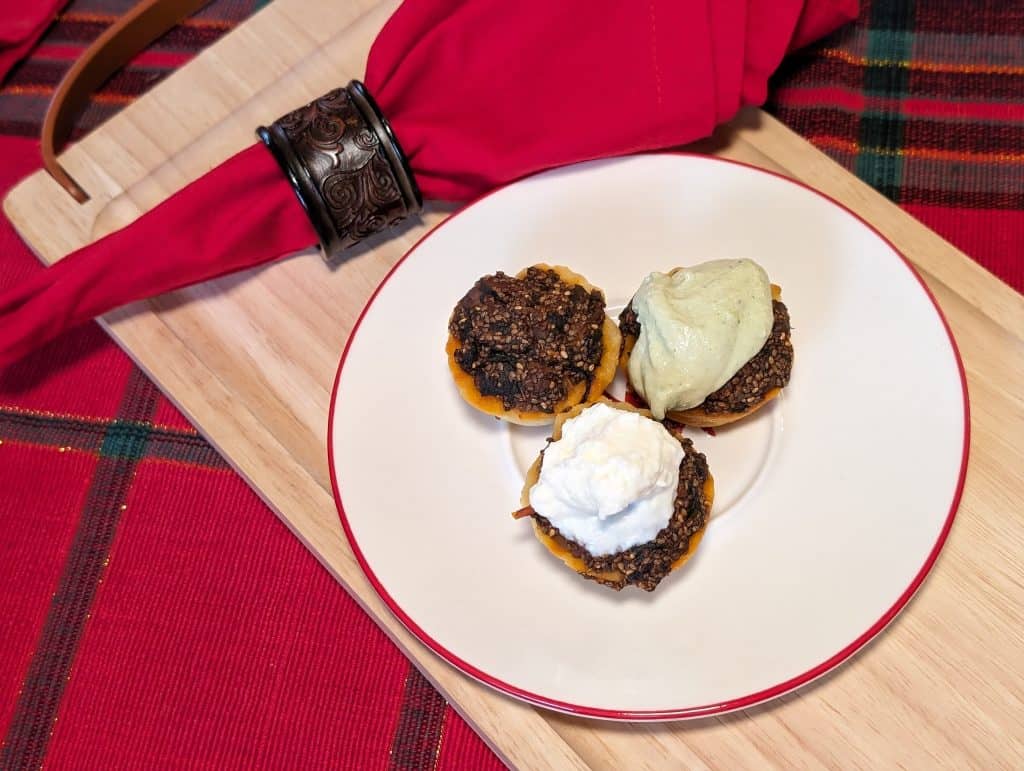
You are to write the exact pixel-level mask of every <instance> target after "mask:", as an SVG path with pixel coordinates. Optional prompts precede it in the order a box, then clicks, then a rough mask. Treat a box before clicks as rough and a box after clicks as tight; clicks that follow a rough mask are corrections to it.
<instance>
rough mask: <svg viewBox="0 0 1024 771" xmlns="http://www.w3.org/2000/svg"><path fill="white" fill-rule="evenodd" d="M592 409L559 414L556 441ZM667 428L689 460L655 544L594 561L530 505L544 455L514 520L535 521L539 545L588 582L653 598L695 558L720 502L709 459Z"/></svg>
mask: <svg viewBox="0 0 1024 771" xmlns="http://www.w3.org/2000/svg"><path fill="white" fill-rule="evenodd" d="M598 401H600V402H602V403H605V404H608V406H610V407H613V408H615V409H618V410H624V411H628V412H635V413H638V414H640V415H643V416H644V417H646V418H650V419H651V420H654V418H653V417H652V416H651V413H650V411H649V410H645V409H640V408H638V407H634V406H632V405H630V404H626V403H624V402H612V401H610V400H608V399H603V398H602V399H600V400H598ZM590 406H592V403H589V404H580V405H578V406H576V407H574V408H573V409H571V410H569V411H567V412H564V413H561V414H559V415H558V417H557V418H556V419H555V423H554V427H553V430H552V434H551V441H553V442H554V441H558V440H559V439H561V438H562V426H563V425H564V424H565V422H566V421H568V420H570V419H572V418H574V417H576V416H577V415H579V414H580V413H581V412H583V410H585V409H587V408H588V407H590ZM665 428H666V429H667V430H668V431H669V433H671V434H672V436H673V438H675V439H676V440H677V441H679V443H680V444H681V445H682V448H683V451H684V454H683V459H682V462H681V463H680V466H679V484H678V487H677V489H676V497H675V501H674V507H673V513H672V517H671V519H670V520H669V523H668V525H666V526H665V527H664V528H662V530H661V531H660V532H659V533H658V534H657V536H656V537H655V538H654V539H653V540H652V541H649V542H647V543H642V544H639V545H636V546H632V547H630V548H627V549H624V550H622V551H620V552H617V553H615V554H610V555H603V556H600V557H594V556H592V555H591V554H590V553H589V552H588V551H587V549H586V548H585V547H583V546H582V545H581V544H578V543H576V542H574V541H571V540H569V539H567V538H565V537H564V536H562V534H561V533H560V532H559V531H558V529H557V528H555V527H554V526H553V525H552V524H551V522H550V521H549V520H547V519H545V518H544V517H543V516H542V515H540V514H539V513H538V512H536V511H535V510H534V509H533V507H532V506H531V505H530V491H531V489H532V488H533V486H534V485H535V484H537V482H538V480H539V479H540V473H541V468H542V467H543V463H544V451H541V453H540V454H539V455H538V457H537V459H536V460H535V461H534V462H533V464H532V465H531V466H530V468H529V470H528V471H527V473H526V481H525V483H524V485H523V489H522V494H521V496H520V505H521V506H522V508H520V509H519V510H517V511H515V512H513V514H512V516H513V517H515V518H517V519H520V518H523V517H530V518H531V519H532V525H533V530H534V535H536V537H537V539H538V540H539V541H540V542H541V543H542V544H543V545H544V546H545V547H546V548H547V549H548V550H549V551H550V552H551V553H552V554H554V555H555V556H556V557H558V559H560V560H561V561H562V562H564V563H565V564H566V565H567V566H568V567H569V568H571V569H572V570H573V571H575V572H576V573H578V574H579V575H581V576H583V577H584V578H587V579H590V580H592V581H596V582H597V583H599V584H603V585H604V586H607V587H609V588H611V589H615V590H620V589H622V588H624V587H626V586H636V587H638V588H640V589H643V590H645V591H648V592H652V591H654V590H655V589H656V588H657V586H658V584H659V583H660V582H661V581H662V580H663V579H664V578H665V577H666V576H668V575H669V574H670V573H671V572H673V571H675V570H678V569H679V568H680V567H681V566H682V565H683V564H685V563H686V561H687V560H688V559H689V558H690V557H691V556H692V555H693V553H694V551H695V550H696V548H697V546H698V544H699V543H700V540H701V538H702V537H703V536H704V531H705V529H706V528H707V524H708V520H709V519H710V514H711V506H712V503H713V502H714V497H715V482H714V478H713V477H712V476H711V472H710V471H709V470H708V465H707V459H706V458H705V457H704V455H703V454H702V453H699V452H697V451H696V449H694V446H693V442H692V441H691V440H690V439H688V438H685V437H683V436H682V427H681V426H678V425H672V424H665Z"/></svg>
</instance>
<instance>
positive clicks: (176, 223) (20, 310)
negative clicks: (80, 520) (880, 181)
mask: <svg viewBox="0 0 1024 771" xmlns="http://www.w3.org/2000/svg"><path fill="white" fill-rule="evenodd" d="M856 12H857V2H856V0H771V2H769V0H746V2H743V0H716V2H713V3H708V2H706V0H650V2H649V3H646V4H636V3H627V2H594V1H593V0H562V1H561V2H551V0H520V2H517V3H507V2H499V1H498V0H488V1H486V2H481V0H406V2H404V3H403V4H402V6H401V7H400V8H399V9H398V10H397V11H396V12H395V14H394V15H393V16H392V17H391V19H389V21H388V22H387V24H386V25H385V26H384V29H383V30H382V31H381V33H380V35H379V36H378V37H377V40H376V41H375V42H374V45H373V48H372V49H371V51H370V56H369V61H368V63H367V69H366V83H367V86H368V87H369V89H370V92H371V93H372V94H373V95H374V96H375V97H376V99H377V101H378V103H379V104H380V105H381V107H382V109H383V111H384V114H385V115H386V116H387V117H388V119H389V120H390V121H391V123H392V125H393V127H394V129H395V132H396V134H397V135H398V138H399V141H400V142H401V143H402V145H403V148H404V149H405V151H406V153H407V155H408V156H409V160H410V163H411V166H412V168H413V170H414V172H415V175H416V179H417V181H418V182H419V185H420V187H421V189H422V190H423V193H424V194H425V195H426V196H427V197H428V198H442V199H454V200H465V199H468V198H472V197H473V196H476V195H478V194H480V193H482V192H483V191H485V190H488V189H490V188H492V187H494V186H496V185H500V184H502V183H505V182H508V181H510V180H513V179H517V178H519V177H522V176H524V175H526V174H530V173H532V172H535V171H539V170H541V169H547V168H552V167H555V166H561V165H564V164H568V163H574V162H576V161H582V160H587V159H592V158H601V157H609V156H617V155H625V154H628V153H633V152H638V151H642V150H652V149H657V148H662V147H670V146H674V145H680V144H684V143H686V142H690V141H693V140H695V139H699V138H701V137H704V136H707V135H708V134H710V133H711V131H712V129H713V128H714V127H715V125H716V124H717V123H718V122H720V121H723V120H726V119H728V118H730V117H731V116H732V115H733V114H735V112H736V110H737V109H738V108H739V107H740V106H741V105H742V104H760V103H761V102H762V101H763V100H764V98H765V93H766V89H767V80H768V76H769V75H770V74H771V72H772V71H773V70H774V69H775V68H776V67H777V66H778V64H779V63H780V62H781V60H782V57H783V55H784V54H785V52H786V51H787V50H788V49H790V48H791V47H793V46H795V45H801V44H803V43H806V42H808V41H809V40H810V39H811V38H812V37H813V36H816V35H820V34H822V33H824V32H826V31H828V30H830V29H832V28H834V27H835V26H838V25H839V24H840V23H842V22H844V21H847V20H849V19H852V18H854V17H855V16H856ZM243 181H244V184H242V183H243ZM226 191H229V192H226ZM315 240H316V239H315V236H314V234H313V230H312V227H311V226H310V225H309V224H308V223H307V221H306V215H305V213H304V211H303V210H302V208H301V207H300V206H299V204H298V202H297V201H296V200H295V199H294V196H293V195H292V193H291V191H290V189H289V187H288V185H287V183H286V182H285V180H284V177H283V176H282V175H281V174H280V173H279V172H278V171H277V170H276V168H275V166H274V163H273V161H272V160H271V159H270V155H269V153H267V152H266V151H265V150H263V148H262V147H258V146H257V147H252V148H249V149H248V150H245V151H243V152H241V153H239V154H238V155H236V156H235V157H233V158H231V159H229V160H228V161H227V162H225V163H224V164H222V165H221V166H220V167H218V168H217V169H215V170H214V171H212V172H210V173H209V174H207V175H206V176H205V177H203V178H202V179H200V180H197V181H196V182H194V183H193V184H191V185H189V186H188V187H187V188H185V189H184V190H183V191H181V192H180V193H178V194H177V195H175V196H173V197H172V198H171V199H169V200H168V201H166V202H165V203H164V204H162V205H161V206H158V207H157V208H156V209H154V210H152V211H151V212H149V213H148V214H146V215H144V216H143V217H141V218H139V220H137V221H136V222H135V223H133V224H132V225H130V226H128V227H127V228H125V229H124V230H122V231H119V232H117V233H114V234H111V235H110V236H108V237H106V238H104V239H102V240H100V241H98V242H97V243H95V244H92V245H90V246H87V247H85V248H83V249H80V250H78V251H77V252H75V253H73V254H71V255H69V256H68V257H66V258H65V259H64V260H62V261H61V262H60V263H58V264H57V265H56V266H54V267H52V268H50V269H48V270H46V271H44V272H43V273H41V274H39V275H38V276H37V277H35V278H34V279H33V281H32V282H31V283H30V284H27V285H25V286H22V287H16V288H14V289H13V290H12V291H10V292H9V293H7V294H6V295H3V296H0V366H4V365H6V364H8V363H10V362H11V361H13V360H15V359H16V358H18V357H19V356H21V355H23V354H24V353H25V352H27V351H28V350H30V349H32V348H33V347H35V346H37V345H40V344H42V343H43V342H46V341H47V340H49V339H51V338H52V337H54V336H55V335H56V334H58V333H59V332H60V331H61V330H62V329H65V328H67V327H69V326H72V325H74V324H78V323H81V322H83V321H86V320H88V319H91V318H93V317H95V316H98V315H101V314H103V313H105V312H106V311H108V310H111V309H112V308H115V307H117V306H120V305H123V304H125V303H128V302H132V301H135V300H138V299H141V298H144V297H150V296H153V295H156V294H160V293H163V292H166V291H169V290H172V289H176V288H178V287H181V286H185V285H187V284H192V283H195V282H198V281H203V280H206V279H209V278H213V277H215V276H219V275H223V274H225V273H229V272H233V271H237V270H241V269H243V268H247V267H251V266H254V265H258V264H261V263H263V262H266V261H268V260H272V259H275V258H277V257H280V256H281V255H283V254H287V253H290V252H293V251H296V250H298V249H301V248H304V247H306V246H309V245H310V244H312V243H314V241H315Z"/></svg>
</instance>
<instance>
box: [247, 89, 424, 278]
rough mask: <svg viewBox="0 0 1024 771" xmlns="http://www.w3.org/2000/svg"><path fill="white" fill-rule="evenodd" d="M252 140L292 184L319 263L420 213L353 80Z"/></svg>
mask: <svg viewBox="0 0 1024 771" xmlns="http://www.w3.org/2000/svg"><path fill="white" fill-rule="evenodd" d="M256 134H257V135H258V136H259V138H260V139H261V140H262V141H263V143H264V144H265V145H266V146H267V147H268V148H269V149H270V152H271V153H273V155H274V157H275V158H276V159H277V162H278V163H279V164H280V165H281V169H282V170H283V171H284V173H285V175H286V176H287V177H288V181H289V182H291V185H292V189H293V190H295V194H296V195H297V196H298V198H299V202H300V203H301V204H302V206H303V208H304V209H305V210H306V214H307V215H308V216H309V219H310V221H311V222H312V223H313V227H314V228H315V229H316V233H317V236H318V237H319V238H320V247H321V249H322V250H323V255H324V257H325V259H328V260H330V259H332V258H334V257H336V256H337V255H338V254H339V253H340V252H342V251H343V250H345V249H347V248H348V247H350V246H353V245H354V244H357V243H359V242H360V241H362V240H363V239H364V238H366V237H367V236H369V235H372V234H373V233H376V232H378V231H381V230H385V229H386V228H389V227H391V226H392V225H394V224H395V223H397V222H399V221H400V220H402V219H404V218H405V217H407V216H409V215H410V214H416V213H417V212H419V211H420V210H421V209H422V208H423V196H422V194H421V193H420V190H419V187H418V186H417V185H416V180H415V179H414V178H413V175H412V169H410V168H409V162H408V161H407V160H406V157H405V154H404V153H403V152H402V148H401V146H400V145H399V144H398V139H397V138H396V137H395V135H394V132H393V131H392V130H391V126H390V125H388V122H387V120H385V119H384V116H383V115H382V114H381V111H380V108H379V107H377V103H376V102H374V101H373V98H372V97H371V96H370V94H369V93H368V92H367V90H366V87H365V86H364V85H363V84H362V83H360V82H359V81H357V80H353V81H352V82H351V83H349V84H348V85H347V86H346V87H345V88H338V89H335V90H334V91H331V92H329V93H327V94H324V95H323V96H321V97H320V98H319V99H316V100H314V101H312V102H310V103H309V104H307V105H305V106H304V107H300V108H299V109H297V110H294V111H292V112H290V113H288V114H287V115H284V116H282V117H281V118H278V119H277V120H276V121H274V122H273V123H272V124H271V125H270V127H269V128H268V127H266V126H260V127H259V128H258V129H257V130H256Z"/></svg>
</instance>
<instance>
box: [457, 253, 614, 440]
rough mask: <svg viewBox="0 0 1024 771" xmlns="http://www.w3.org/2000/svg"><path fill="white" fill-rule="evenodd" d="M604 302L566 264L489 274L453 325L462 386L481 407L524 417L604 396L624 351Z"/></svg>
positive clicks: (543, 420)
mask: <svg viewBox="0 0 1024 771" xmlns="http://www.w3.org/2000/svg"><path fill="white" fill-rule="evenodd" d="M559 298H561V300H560V299H559ZM598 308H599V312H598ZM604 308H605V301H604V294H603V292H601V290H600V289H598V288H596V287H595V286H593V285H592V284H591V283H590V282H589V281H587V280H586V279H585V278H584V277H583V276H581V275H579V274H578V273H575V272H573V271H572V270H570V269H568V268H566V267H564V266H561V265H555V266H549V265H545V264H538V265H533V266H531V267H529V268H525V269H524V270H522V271H520V272H519V273H518V274H516V275H515V276H506V275H505V274H503V273H500V272H499V273H496V274H494V275H488V276H484V277H482V278H481V279H479V280H478V281H477V282H476V284H474V286H473V287H472V288H471V289H470V290H469V292H467V293H466V295H465V296H464V297H463V298H462V299H461V300H460V301H459V303H458V304H457V305H456V306H455V309H454V310H453V312H452V316H451V319H450V320H449V325H448V341H447V344H446V346H445V351H446V353H447V355H448V367H449V369H450V371H451V373H452V377H453V378H454V380H455V385H456V387H457V388H458V391H459V394H460V395H461V396H462V398H463V399H464V400H465V401H466V402H467V403H469V404H470V405H471V406H473V407H475V408H476V409H478V410H480V411H481V412H484V413H486V414H488V415H493V416H494V417H496V418H500V419H502V420H506V421H509V422H511V423H518V424H521V425H543V424H548V423H552V422H553V421H554V420H555V416H556V415H557V414H558V413H560V412H563V411H564V410H568V409H570V408H572V407H574V406H576V405H578V404H580V403H582V402H585V401H587V400H588V399H592V398H594V397H595V396H599V395H600V394H601V393H602V392H603V391H604V390H605V389H606V388H607V387H608V385H609V383H611V381H612V379H613V378H614V377H615V372H616V369H617V365H618V360H619V354H620V351H621V336H620V334H619V330H618V327H617V326H616V325H615V323H614V322H613V321H612V320H611V319H610V318H608V317H607V315H606V314H605V311H604ZM584 326H585V328H584ZM556 397H557V398H556Z"/></svg>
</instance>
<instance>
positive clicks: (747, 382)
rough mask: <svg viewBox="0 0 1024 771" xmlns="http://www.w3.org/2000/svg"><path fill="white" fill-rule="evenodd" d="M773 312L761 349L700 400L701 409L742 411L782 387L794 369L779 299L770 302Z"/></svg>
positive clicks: (786, 322)
mask: <svg viewBox="0 0 1024 771" xmlns="http://www.w3.org/2000/svg"><path fill="white" fill-rule="evenodd" d="M772 311H773V313H774V316H775V319H774V321H773V322H772V331H771V334H770V335H768V339H767V340H766V341H765V344H764V345H763V346H762V347H761V350H760V351H758V352H757V353H756V354H755V355H754V358H752V359H751V360H750V361H748V362H747V363H746V364H744V365H743V366H742V367H740V370H739V372H737V373H736V374H735V375H733V376H732V377H731V378H730V379H729V380H728V381H727V382H726V384H725V385H724V386H722V387H721V388H719V389H718V390H717V391H715V392H714V393H713V394H711V395H710V396H708V398H707V399H705V400H704V401H703V402H702V403H701V405H700V409H702V410H704V412H706V413H708V414H711V413H722V412H744V411H746V410H748V409H750V407H751V406H752V405H754V404H757V403H758V402H760V401H761V400H762V399H764V396H765V394H766V393H768V392H769V391H770V390H772V389H773V388H785V386H786V383H788V382H789V374H790V372H791V371H792V370H793V343H792V341H791V340H790V339H789V311H788V310H787V309H786V306H785V305H783V304H782V303H781V302H779V301H778V300H773V301H772Z"/></svg>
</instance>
